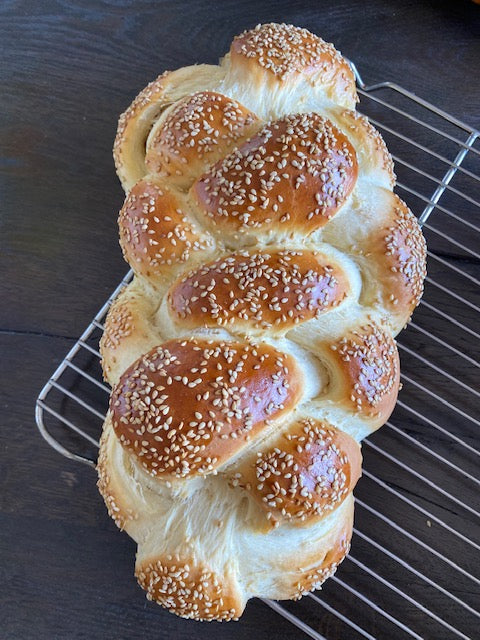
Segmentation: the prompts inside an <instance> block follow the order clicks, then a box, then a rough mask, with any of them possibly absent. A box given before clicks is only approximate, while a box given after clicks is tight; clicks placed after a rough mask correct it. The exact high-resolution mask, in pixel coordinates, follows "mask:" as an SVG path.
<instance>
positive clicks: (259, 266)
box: [168, 248, 349, 332]
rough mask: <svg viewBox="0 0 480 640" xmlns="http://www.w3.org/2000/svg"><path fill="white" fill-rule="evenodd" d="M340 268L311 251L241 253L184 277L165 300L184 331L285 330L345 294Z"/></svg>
mask: <svg viewBox="0 0 480 640" xmlns="http://www.w3.org/2000/svg"><path fill="white" fill-rule="evenodd" d="M348 291H349V286H348V282H347V279H346V276H345V274H344V273H343V271H342V269H341V267H340V266H339V265H337V264H335V262H334V261H333V260H332V259H331V258H330V257H328V256H326V255H322V254H321V253H319V252H315V251H306V250H286V249H285V250H278V249H274V248H272V249H271V250H268V251H267V250H265V251H257V252H252V251H250V252H249V251H243V252H239V253H234V254H232V255H230V256H226V257H224V258H221V259H220V260H217V261H215V262H213V263H209V264H206V265H205V266H204V267H200V268H199V269H196V270H195V271H192V272H190V273H188V274H187V275H186V276H184V277H183V278H182V279H181V280H179V281H177V282H176V283H174V284H173V286H172V287H171V289H170V291H169V294H168V300H169V306H170V310H171V312H172V314H173V315H174V317H175V319H176V321H177V322H180V323H181V324H182V325H183V326H186V327H195V326H204V327H213V326H217V325H218V326H225V327H231V328H232V329H233V330H236V329H238V328H239V327H242V326H244V327H245V329H246V330H248V329H251V328H253V329H261V330H270V331H271V332H272V331H273V332H277V331H280V332H285V331H287V330H288V329H290V328H292V327H293V326H294V325H296V324H298V323H301V322H305V321H307V320H310V319H311V318H318V317H320V315H321V314H322V313H325V312H327V311H330V310H331V309H334V308H335V307H337V306H338V305H339V304H340V302H342V300H343V299H344V298H345V297H346V296H347V294H348Z"/></svg>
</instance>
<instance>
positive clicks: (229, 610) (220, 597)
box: [135, 554, 245, 621]
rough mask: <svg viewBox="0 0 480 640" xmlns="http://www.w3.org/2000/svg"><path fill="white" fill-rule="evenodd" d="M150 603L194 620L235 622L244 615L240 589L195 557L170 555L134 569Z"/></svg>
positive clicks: (146, 561) (144, 563)
mask: <svg viewBox="0 0 480 640" xmlns="http://www.w3.org/2000/svg"><path fill="white" fill-rule="evenodd" d="M135 575H136V577H137V580H138V582H139V584H140V586H141V587H142V588H143V589H145V591H146V592H147V598H148V599H149V600H155V601H156V602H158V603H159V604H162V605H163V606H164V607H166V608H167V609H169V610H170V611H172V612H173V613H176V614H177V615H178V616H180V617H182V618H191V619H193V620H205V621H210V620H236V619H237V618H239V616H240V615H241V614H242V613H243V609H244V608H245V603H244V602H243V600H242V598H241V596H240V594H239V591H238V588H237V585H236V583H234V581H233V580H232V579H231V578H230V579H229V578H228V577H227V576H226V575H225V574H223V575H218V574H216V573H215V572H214V571H213V570H212V569H210V568H209V567H208V566H206V565H205V564H204V563H201V562H199V561H198V560H196V559H195V558H194V557H185V556H184V555H182V556H181V555H179V554H171V555H170V554H168V555H164V556H161V557H158V558H152V559H149V560H144V561H143V562H142V563H138V564H137V566H136V568H135Z"/></svg>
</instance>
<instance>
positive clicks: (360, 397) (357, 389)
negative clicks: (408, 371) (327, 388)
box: [330, 324, 400, 428]
mask: <svg viewBox="0 0 480 640" xmlns="http://www.w3.org/2000/svg"><path fill="white" fill-rule="evenodd" d="M330 350H331V353H332V356H331V359H332V363H333V367H334V370H335V376H339V377H340V378H341V380H342V382H341V383H340V384H339V389H340V390H341V396H340V397H339V398H338V402H341V403H342V404H344V405H346V406H350V407H351V408H352V409H353V410H354V411H355V412H356V413H357V414H359V415H360V416H362V417H365V418H367V419H369V420H370V421H371V423H372V427H373V428H375V427H379V426H381V425H382V424H384V423H385V422H386V421H387V420H388V418H389V417H390V414H391V413H392V411H393V408H394V406H395V402H396V400H397V394H398V387H399V384H400V361H399V357H398V350H397V347H396V345H395V341H394V340H393V338H392V337H391V335H390V334H389V333H387V332H386V331H384V330H383V329H381V328H380V327H379V326H378V325H376V324H370V325H365V326H363V327H361V328H359V329H358V330H357V329H355V330H352V331H350V332H349V333H347V334H346V335H345V336H344V337H343V338H341V339H340V340H337V341H336V342H334V343H333V344H331V345H330Z"/></svg>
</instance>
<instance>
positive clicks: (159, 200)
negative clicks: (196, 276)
mask: <svg viewBox="0 0 480 640" xmlns="http://www.w3.org/2000/svg"><path fill="white" fill-rule="evenodd" d="M186 210H187V209H186V204H185V203H184V202H183V201H182V197H181V195H180V194H178V193H175V192H172V191H170V190H169V189H168V188H167V187H166V186H165V185H164V184H159V183H157V182H155V181H153V180H140V181H139V182H137V184H136V185H134V187H132V189H131V191H130V193H129V194H128V196H127V199H126V200H125V204H124V205H123V207H122V209H121V211H120V215H119V219H118V224H119V227H120V245H121V247H122V250H123V254H124V256H125V259H126V260H127V262H129V263H130V265H131V266H132V269H133V270H134V271H135V273H137V274H138V275H141V276H144V277H145V278H148V280H149V282H150V283H151V284H153V285H154V286H159V285H160V284H161V283H162V282H163V281H164V276H165V273H166V272H168V271H171V270H175V269H176V268H177V267H178V265H179V264H180V263H188V262H189V261H190V260H191V256H192V254H195V253H200V252H202V253H203V254H204V255H205V254H206V253H207V252H208V251H209V250H211V249H212V248H213V240H212V239H211V237H210V236H209V235H208V234H205V233H204V232H202V231H201V230H199V229H197V228H196V225H195V224H194V223H193V222H192V221H191V220H190V219H189V218H188V216H187V215H186Z"/></svg>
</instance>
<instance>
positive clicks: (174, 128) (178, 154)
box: [145, 91, 259, 188]
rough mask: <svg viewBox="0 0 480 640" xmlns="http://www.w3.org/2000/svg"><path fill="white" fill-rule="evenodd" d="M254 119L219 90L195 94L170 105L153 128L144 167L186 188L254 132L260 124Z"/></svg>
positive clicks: (149, 137)
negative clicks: (218, 91) (217, 91)
mask: <svg viewBox="0 0 480 640" xmlns="http://www.w3.org/2000/svg"><path fill="white" fill-rule="evenodd" d="M257 120H258V119H257V117H256V115H255V114H254V113H252V112H251V111H249V110H248V109H246V108H245V107H244V106H243V105H241V104H240V103H238V102H237V101H236V100H231V99H230V98H227V97H226V96H224V95H222V94H221V93H215V92H213V91H200V92H198V93H194V94H193V95H192V96H188V97H187V98H184V99H183V100H181V101H180V102H178V103H177V104H175V105H173V106H172V107H171V109H170V110H169V111H167V112H166V115H165V117H164V118H160V119H159V120H157V122H156V124H155V126H154V127H153V128H152V130H151V132H150V134H149V136H148V140H147V151H146V156H145V164H146V166H147V169H148V171H149V172H150V173H154V174H158V175H159V176H162V177H168V178H170V182H171V184H176V185H178V186H179V187H181V188H185V187H187V186H189V184H191V183H192V182H193V180H194V179H195V177H196V176H198V175H199V174H200V173H202V172H203V171H205V169H207V168H208V167H209V166H210V165H211V164H213V163H214V162H216V161H217V160H219V159H220V158H222V157H223V156H224V155H225V152H226V151H228V150H229V149H234V148H235V147H236V146H237V145H238V144H239V142H241V141H243V140H245V139H246V138H248V137H249V135H251V134H253V133H254V131H255V130H256V129H258V127H259V125H258V124H257Z"/></svg>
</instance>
